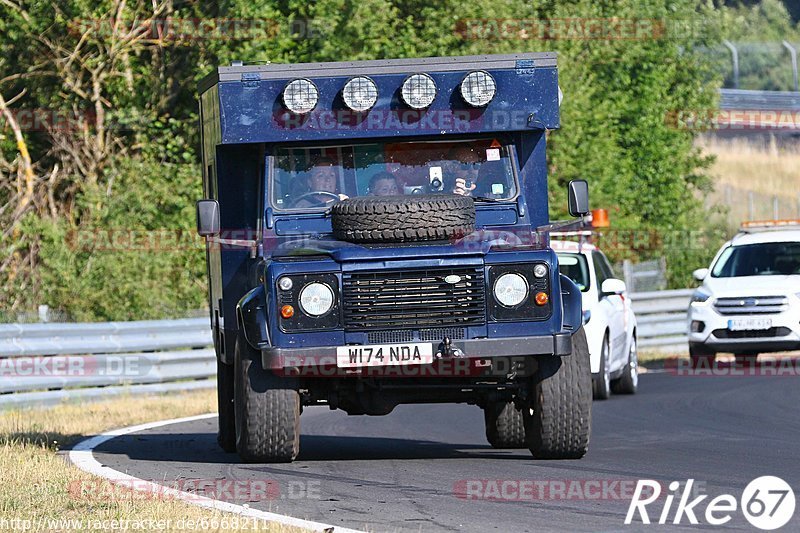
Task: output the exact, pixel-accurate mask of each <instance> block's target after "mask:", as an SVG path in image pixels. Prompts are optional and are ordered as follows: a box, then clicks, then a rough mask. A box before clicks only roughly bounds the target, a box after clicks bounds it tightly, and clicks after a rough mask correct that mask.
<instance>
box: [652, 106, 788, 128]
mask: <svg viewBox="0 0 800 533" xmlns="http://www.w3.org/2000/svg"><path fill="white" fill-rule="evenodd" d="M664 123H665V124H666V125H667V126H669V127H671V128H674V129H679V130H691V131H718V130H732V131H800V111H793V110H789V109H681V110H672V111H669V112H667V113H666V115H665V116H664Z"/></svg>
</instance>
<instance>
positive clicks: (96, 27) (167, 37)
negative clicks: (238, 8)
mask: <svg viewBox="0 0 800 533" xmlns="http://www.w3.org/2000/svg"><path fill="white" fill-rule="evenodd" d="M329 27H330V22H326V21H324V20H316V19H304V18H295V19H270V18H239V19H231V18H180V17H164V18H143V19H135V20H130V19H127V20H126V19H113V18H93V19H73V20H71V21H70V22H68V23H67V29H68V31H69V32H70V33H71V34H72V35H75V36H81V35H85V34H89V35H91V36H92V37H95V38H105V39H115V38H117V39H119V38H122V37H125V36H130V35H135V36H137V38H138V39H140V40H144V41H145V42H148V41H149V42H157V43H182V42H191V41H245V40H246V41H259V40H272V39H276V38H292V39H311V38H315V37H321V36H324V35H325V34H326V28H329Z"/></svg>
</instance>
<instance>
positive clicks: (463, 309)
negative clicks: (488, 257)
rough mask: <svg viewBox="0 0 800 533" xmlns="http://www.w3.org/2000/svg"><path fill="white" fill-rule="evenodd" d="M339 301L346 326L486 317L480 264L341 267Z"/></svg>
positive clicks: (433, 324) (439, 323)
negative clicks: (369, 268) (351, 269)
mask: <svg viewBox="0 0 800 533" xmlns="http://www.w3.org/2000/svg"><path fill="white" fill-rule="evenodd" d="M445 278H448V280H449V281H445ZM342 301H343V308H344V324H345V329H346V330H348V331H366V330H376V329H388V330H391V329H423V328H440V327H448V326H450V327H453V326H455V327H464V326H470V325H478V324H484V323H485V322H486V301H485V289H484V280H483V269H482V268H480V269H479V268H465V267H455V268H435V269H425V270H406V271H401V272H396V271H386V270H383V271H378V272H353V273H345V274H344V275H343V276H342Z"/></svg>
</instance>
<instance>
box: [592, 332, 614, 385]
mask: <svg viewBox="0 0 800 533" xmlns="http://www.w3.org/2000/svg"><path fill="white" fill-rule="evenodd" d="M608 354H609V345H608V332H606V334H605V336H604V337H603V346H602V348H601V349H600V372H598V373H597V374H595V375H592V393H593V396H594V399H595V400H607V399H608V398H609V396H611V366H610V365H611V363H610V362H609V357H608Z"/></svg>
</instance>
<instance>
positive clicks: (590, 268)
mask: <svg viewBox="0 0 800 533" xmlns="http://www.w3.org/2000/svg"><path fill="white" fill-rule="evenodd" d="M550 245H551V247H552V248H553V250H555V251H556V253H557V254H558V269H559V271H560V272H561V273H562V274H563V275H565V276H567V277H568V278H570V279H571V280H572V281H574V282H575V283H576V284H577V285H578V287H579V288H580V289H581V293H582V296H583V317H584V323H585V326H584V329H585V331H586V340H587V341H588V342H589V353H590V356H591V366H592V389H593V392H594V397H595V398H596V399H603V400H604V399H606V398H608V397H609V396H610V395H611V391H612V390H613V391H614V392H615V393H620V394H633V393H635V392H636V389H637V387H638V384H639V377H638V374H637V372H638V364H639V363H638V358H637V353H636V317H635V316H634V314H633V310H632V309H631V304H630V299H629V298H628V297H627V294H626V287H625V282H624V281H622V280H620V279H617V278H616V277H615V276H614V271H613V270H612V268H611V265H610V264H609V262H608V259H606V256H605V255H604V254H603V252H601V251H600V250H598V249H597V248H596V247H595V246H593V245H591V244H586V243H577V242H571V241H555V240H554V241H551V242H550Z"/></svg>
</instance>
